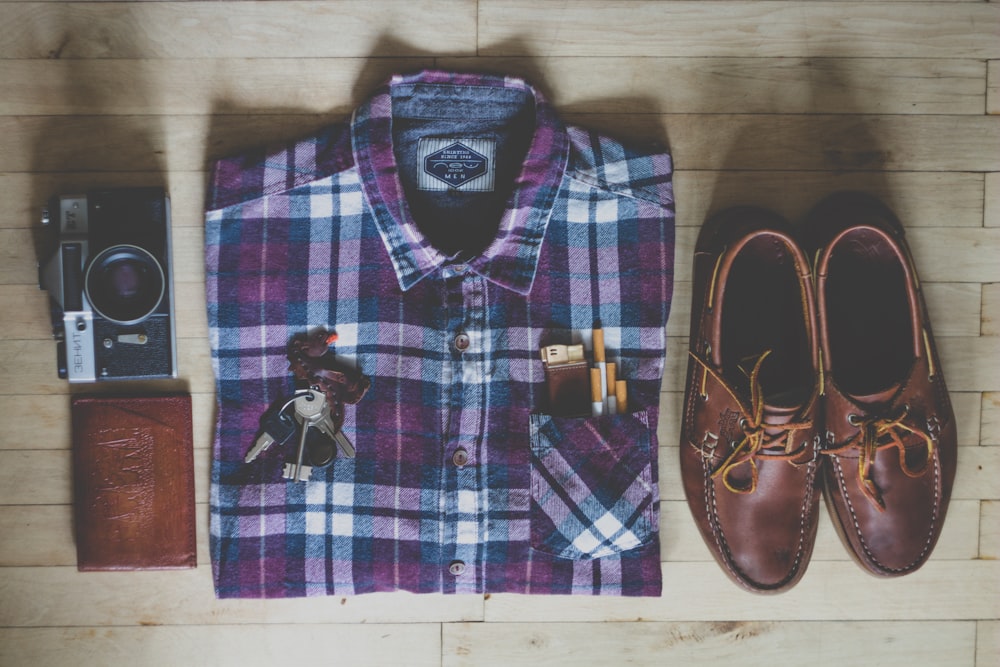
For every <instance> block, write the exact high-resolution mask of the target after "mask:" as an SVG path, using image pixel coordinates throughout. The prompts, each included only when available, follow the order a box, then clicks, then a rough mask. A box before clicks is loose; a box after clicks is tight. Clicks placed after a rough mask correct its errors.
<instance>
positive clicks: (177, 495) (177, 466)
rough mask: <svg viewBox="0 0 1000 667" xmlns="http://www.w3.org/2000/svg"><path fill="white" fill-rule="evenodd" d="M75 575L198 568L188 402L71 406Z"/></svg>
mask: <svg viewBox="0 0 1000 667" xmlns="http://www.w3.org/2000/svg"><path fill="white" fill-rule="evenodd" d="M72 416H73V477H74V484H75V488H74V502H75V510H76V512H75V514H76V553H77V569H79V570H81V571H92V570H162V569H175V568H192V567H195V566H196V565H197V556H196V554H197V546H196V539H195V514H194V472H193V471H194V461H193V449H192V445H193V438H192V432H191V397H190V396H187V395H172V396H150V397H127V398H124V397H123V398H119V397H104V396H89V397H88V396H79V397H74V398H73V402H72Z"/></svg>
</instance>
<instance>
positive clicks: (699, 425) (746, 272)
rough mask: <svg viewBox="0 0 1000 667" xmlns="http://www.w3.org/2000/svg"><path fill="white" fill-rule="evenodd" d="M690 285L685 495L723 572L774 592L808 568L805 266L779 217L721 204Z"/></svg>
mask: <svg viewBox="0 0 1000 667" xmlns="http://www.w3.org/2000/svg"><path fill="white" fill-rule="evenodd" d="M693 290H694V298H693V308H692V313H691V344H690V356H689V360H688V373H687V385H686V395H685V405H684V422H683V425H682V430H681V443H680V452H681V453H680V458H681V474H682V477H683V480H684V491H685V493H686V494H687V500H688V505H689V506H690V508H691V513H692V514H693V515H694V518H695V522H696V523H697V524H698V528H699V529H700V530H701V533H702V537H704V539H705V542H706V544H708V547H709V549H710V550H711V552H712V554H713V555H714V556H715V559H716V560H717V561H718V562H719V564H720V565H721V566H722V569H723V570H724V571H725V572H726V573H727V574H728V575H729V576H730V577H731V578H732V579H733V580H734V581H736V582H737V583H738V584H740V585H741V586H743V587H745V588H747V589H749V590H751V591H754V592H760V593H773V592H779V591H782V590H785V589H787V588H789V587H791V586H792V585H794V584H795V583H796V582H797V581H798V580H799V579H800V578H801V577H802V575H803V573H804V572H805V570H806V566H807V564H808V562H809V557H810V555H811V554H812V548H813V543H814V541H815V537H816V517H817V508H818V504H819V502H818V501H819V497H820V491H819V479H820V477H819V475H818V474H817V469H818V467H819V461H818V460H817V446H818V441H819V438H818V437H817V431H816V429H815V427H814V420H815V417H816V412H817V405H818V400H817V398H818V397H817V394H818V381H817V378H818V352H817V350H818V348H817V334H816V326H815V314H814V313H815V309H814V303H813V292H812V276H811V272H810V268H809V263H808V260H807V259H806V256H805V254H804V253H803V252H802V251H801V250H800V249H799V247H798V245H797V244H796V242H795V240H794V239H793V237H792V235H791V233H790V230H789V225H788V223H786V222H785V221H784V220H783V219H781V218H780V217H778V216H777V215H775V214H773V213H770V212H768V211H764V210H761V209H754V208H738V209H730V210H728V211H725V212H723V213H721V214H719V215H717V216H714V217H713V218H712V219H710V220H709V221H708V222H706V223H705V226H704V227H703V229H702V232H701V235H700V236H699V239H698V244H697V247H696V249H695V266H694V286H693Z"/></svg>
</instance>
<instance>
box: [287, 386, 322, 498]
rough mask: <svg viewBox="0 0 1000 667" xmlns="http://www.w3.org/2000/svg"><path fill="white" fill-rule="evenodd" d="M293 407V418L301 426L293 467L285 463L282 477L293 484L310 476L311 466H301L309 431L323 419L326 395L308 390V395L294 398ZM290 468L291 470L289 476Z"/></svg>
mask: <svg viewBox="0 0 1000 667" xmlns="http://www.w3.org/2000/svg"><path fill="white" fill-rule="evenodd" d="M294 405H295V417H296V418H297V419H298V420H299V423H300V424H301V427H300V428H301V431H300V433H299V447H298V449H297V450H296V452H295V464H294V466H293V465H292V464H291V463H286V464H285V469H284V471H283V476H284V478H285V479H291V480H292V481H293V482H301V481H305V479H307V478H308V476H309V475H310V474H312V466H309V465H303V460H304V459H305V454H306V440H307V438H308V437H309V430H310V429H311V428H312V427H313V426H315V425H316V423H317V422H318V421H320V420H322V419H323V418H324V409H326V408H327V405H326V395H325V394H323V392H320V391H316V390H315V389H310V390H309V392H308V393H305V394H302V395H301V396H299V397H298V398H296V399H295V404H294ZM290 466H291V467H292V470H291V475H290V476H289V467H290ZM303 472H304V473H305V478H304V477H303Z"/></svg>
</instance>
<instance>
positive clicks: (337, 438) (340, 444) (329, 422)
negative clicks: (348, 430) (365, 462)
mask: <svg viewBox="0 0 1000 667" xmlns="http://www.w3.org/2000/svg"><path fill="white" fill-rule="evenodd" d="M315 426H316V428H317V429H319V430H320V431H322V432H323V435H325V436H326V437H328V438H330V439H331V440H333V442H334V443H335V444H336V445H337V449H338V450H340V453H341V454H343V455H344V456H345V457H346V458H349V459H353V458H354V455H355V453H356V452H355V451H354V445H353V444H351V441H350V440H349V439H348V437H347V436H346V435H344V432H343V431H341V430H339V429H337V427H336V426H335V425H334V423H333V411H332V410H331V409H330V404H329V403H327V404H326V406H325V407H324V409H323V416H322V418H321V419H320V420H318V421H317V422H316V424H315Z"/></svg>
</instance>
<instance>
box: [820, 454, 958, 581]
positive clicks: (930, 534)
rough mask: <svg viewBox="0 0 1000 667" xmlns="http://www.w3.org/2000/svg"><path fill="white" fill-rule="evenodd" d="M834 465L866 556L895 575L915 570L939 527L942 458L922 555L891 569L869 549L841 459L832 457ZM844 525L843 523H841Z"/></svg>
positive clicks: (937, 460)
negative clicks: (849, 493) (841, 465)
mask: <svg viewBox="0 0 1000 667" xmlns="http://www.w3.org/2000/svg"><path fill="white" fill-rule="evenodd" d="M830 458H831V459H833V463H834V464H835V466H836V472H837V478H838V480H839V481H838V484H839V486H840V491H841V495H842V496H843V498H844V503H845V504H846V506H847V509H848V511H849V512H850V513H851V522H852V523H853V524H854V532H855V533H856V534H857V537H858V542H859V543H860V544H861V548H862V550H864V552H865V555H866V556H867V557H868V559H869V561H870V562H871V563H872V564H873V565H875V566H876V567H877V568H878V569H880V570H882V571H883V572H892V573H895V574H903V573H905V572H909V571H910V570H913V569H915V568H916V567H917V566H918V565H919V564H920V563H921V562H922V561H923V559H924V557H925V556H926V554H927V552H928V550H929V549H930V547H931V541H932V539H933V536H934V528H935V526H937V519H938V512H939V511H940V507H941V458H940V456H938V455H937V454H935V456H934V480H935V483H934V512H933V513H932V514H931V523H930V526H929V527H928V531H927V539H926V540H924V548H923V549H922V550H921V551H920V553H919V554H918V555H917V556H916V558H914V559H913V560H912V561H910V563H909V564H908V565H905V566H903V567H889V566H887V565H885V564H883V563H882V562H881V561H880V560H879V559H878V558H876V557H875V554H873V553H872V551H871V549H870V548H869V547H868V543H867V542H866V541H865V538H864V535H863V534H862V533H861V525H860V523H859V522H858V516H857V514H855V512H854V503H852V502H851V497H850V495H848V493H847V480H845V479H844V471H843V469H842V468H841V467H840V457H839V456H836V455H834V456H831V457H830ZM841 524H843V522H841Z"/></svg>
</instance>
